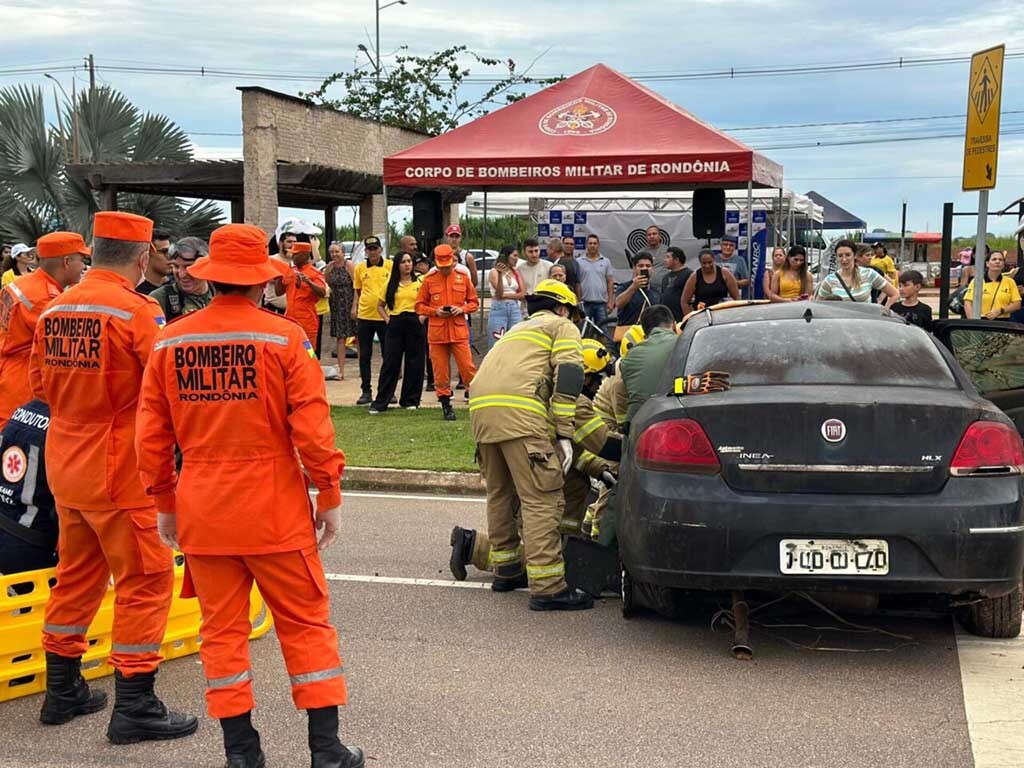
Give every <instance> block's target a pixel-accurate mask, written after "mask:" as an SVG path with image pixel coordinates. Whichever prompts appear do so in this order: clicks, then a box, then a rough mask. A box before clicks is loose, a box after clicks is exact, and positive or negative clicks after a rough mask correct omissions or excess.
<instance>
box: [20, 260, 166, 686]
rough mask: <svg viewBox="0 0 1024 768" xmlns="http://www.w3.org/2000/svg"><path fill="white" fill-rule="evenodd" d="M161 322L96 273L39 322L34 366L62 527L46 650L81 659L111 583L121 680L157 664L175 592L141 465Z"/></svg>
mask: <svg viewBox="0 0 1024 768" xmlns="http://www.w3.org/2000/svg"><path fill="white" fill-rule="evenodd" d="M163 324H164V318H163V312H162V310H161V309H160V305H159V304H157V303H156V301H154V300H153V299H151V298H149V297H148V296H143V295H142V294H139V293H136V292H135V286H134V285H131V283H129V281H128V280H126V279H125V278H123V277H121V276H120V275H118V274H116V273H115V272H111V271H109V270H105V269H101V268H98V267H94V268H93V269H92V270H90V271H89V272H88V273H87V274H86V276H85V278H84V279H83V280H82V282H81V283H79V284H78V285H76V286H74V287H73V288H70V289H68V290H67V291H65V292H64V293H63V294H61V295H60V296H58V297H56V298H55V299H54V300H53V301H52V302H50V305H49V307H47V309H46V310H45V311H44V312H43V313H42V314H41V315H40V318H39V321H38V323H37V324H36V334H35V339H34V342H33V348H32V357H31V362H30V368H29V378H30V379H31V382H32V391H33V392H34V393H35V395H36V397H39V398H40V399H42V400H45V401H46V402H47V403H49V405H50V429H49V433H48V435H47V439H46V465H47V467H49V468H50V470H51V471H50V472H49V473H48V476H49V481H50V488H51V490H52V491H53V496H54V499H55V500H56V502H57V515H58V519H59V521H60V536H59V540H58V545H57V553H58V555H59V557H60V562H59V563H58V565H57V584H56V586H54V587H53V589H52V590H51V593H50V600H49V602H47V604H46V618H45V621H44V624H43V647H44V648H45V649H46V650H47V651H50V652H52V653H56V654H58V655H61V656H67V657H77V656H81V655H82V654H83V653H84V652H85V650H86V647H87V646H86V639H85V633H86V630H87V628H88V626H89V624H90V623H91V622H92V619H93V617H94V616H95V615H96V611H97V609H98V608H99V605H100V601H101V600H102V599H103V596H104V595H105V594H106V592H107V586H108V583H109V580H110V575H111V573H113V576H114V590H115V593H116V599H115V603H114V628H113V646H112V648H111V654H110V659H111V663H112V664H113V665H114V667H115V668H117V669H118V670H120V671H121V673H122V674H123V675H125V676H131V675H132V674H135V673H147V672H152V671H154V670H155V669H156V667H157V666H158V665H159V663H160V644H161V643H162V642H163V637H164V631H165V630H166V628H167V612H168V610H169V609H170V606H171V590H172V588H173V586H174V571H173V564H172V560H171V551H170V550H169V549H168V548H167V547H165V546H164V545H163V543H162V542H161V541H160V538H159V536H158V535H157V531H156V509H154V507H153V503H152V500H151V499H150V498H149V497H148V496H146V492H145V490H144V489H143V487H142V482H141V481H140V479H139V470H138V462H137V460H136V457H135V409H136V405H137V404H138V398H139V390H140V388H141V387H142V370H143V367H144V366H145V364H146V360H147V359H148V358H149V355H150V352H151V351H152V348H153V342H154V340H155V339H156V335H157V332H158V331H159V329H160V328H161V327H162V326H163Z"/></svg>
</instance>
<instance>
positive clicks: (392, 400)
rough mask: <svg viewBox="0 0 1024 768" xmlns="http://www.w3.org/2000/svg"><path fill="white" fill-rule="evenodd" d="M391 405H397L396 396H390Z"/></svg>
mask: <svg viewBox="0 0 1024 768" xmlns="http://www.w3.org/2000/svg"><path fill="white" fill-rule="evenodd" d="M391 405H398V398H397V397H394V396H392V398H391Z"/></svg>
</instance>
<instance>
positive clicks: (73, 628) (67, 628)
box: [43, 624, 89, 635]
mask: <svg viewBox="0 0 1024 768" xmlns="http://www.w3.org/2000/svg"><path fill="white" fill-rule="evenodd" d="M43 631H44V632H52V633H53V634H55V635H84V634H85V633H86V632H88V631H89V627H88V625H84V626H78V625H77V624H43Z"/></svg>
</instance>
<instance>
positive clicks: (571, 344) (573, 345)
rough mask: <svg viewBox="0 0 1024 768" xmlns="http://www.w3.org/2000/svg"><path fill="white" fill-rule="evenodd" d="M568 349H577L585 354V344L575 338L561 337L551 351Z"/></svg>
mask: <svg viewBox="0 0 1024 768" xmlns="http://www.w3.org/2000/svg"><path fill="white" fill-rule="evenodd" d="M566 349H572V350H576V351H577V352H579V353H580V354H581V355H582V354H583V345H582V344H581V343H580V342H578V341H575V340H574V339H560V340H558V341H556V342H555V344H554V346H553V347H552V349H551V351H552V352H561V351H563V350H566Z"/></svg>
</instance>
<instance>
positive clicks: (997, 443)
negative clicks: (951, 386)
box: [949, 421, 1024, 477]
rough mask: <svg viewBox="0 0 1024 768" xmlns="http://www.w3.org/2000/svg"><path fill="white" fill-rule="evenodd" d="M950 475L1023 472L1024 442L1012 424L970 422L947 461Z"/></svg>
mask: <svg viewBox="0 0 1024 768" xmlns="http://www.w3.org/2000/svg"><path fill="white" fill-rule="evenodd" d="M949 471H950V474H952V475H956V476H960V477H962V476H965V475H1007V474H1020V473H1021V472H1022V471H1024V443H1022V442H1021V439H1020V434H1019V433H1018V432H1017V430H1016V429H1014V428H1013V427H1008V426H1006V425H1005V424H1000V423H999V422H997V421H976V422H974V423H973V424H971V425H970V426H969V427H968V428H967V431H966V432H964V436H963V437H962V438H960V445H958V446H957V447H956V451H955V452H954V454H953V460H952V461H951V462H950V463H949Z"/></svg>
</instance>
